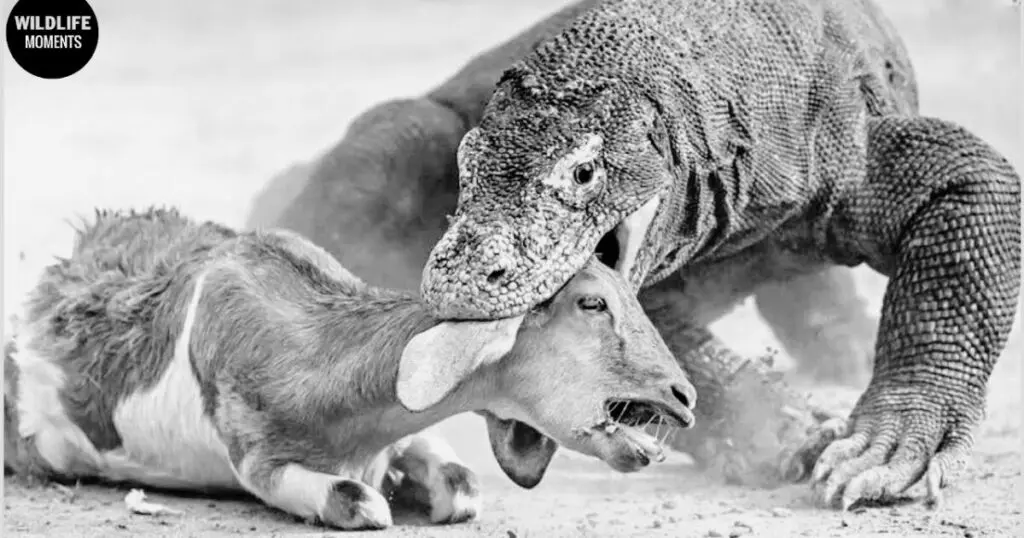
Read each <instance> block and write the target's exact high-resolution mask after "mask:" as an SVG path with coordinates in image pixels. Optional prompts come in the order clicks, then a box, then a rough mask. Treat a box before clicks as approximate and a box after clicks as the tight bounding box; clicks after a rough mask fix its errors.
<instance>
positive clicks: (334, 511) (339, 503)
mask: <svg viewBox="0 0 1024 538" xmlns="http://www.w3.org/2000/svg"><path fill="white" fill-rule="evenodd" d="M320 520H321V521H322V522H323V523H324V524H325V525H328V526H331V527H337V528H340V529H346V530H369V529H384V528H387V527H390V526H391V524H392V520H391V509H390V508H389V507H388V503H387V501H386V500H385V499H384V496H383V495H381V494H380V493H379V492H377V491H376V490H374V489H373V488H371V487H370V486H367V485H366V484H363V483H360V482H357V481H355V480H338V481H337V482H335V483H334V484H332V485H331V488H330V490H329V491H328V492H327V502H326V503H325V504H324V507H323V509H322V510H321V513H320Z"/></svg>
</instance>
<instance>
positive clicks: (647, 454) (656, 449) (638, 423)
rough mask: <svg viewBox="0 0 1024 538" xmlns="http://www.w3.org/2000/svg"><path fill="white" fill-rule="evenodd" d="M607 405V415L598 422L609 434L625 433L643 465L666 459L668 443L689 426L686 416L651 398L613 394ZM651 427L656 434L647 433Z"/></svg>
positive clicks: (619, 434)
mask: <svg viewBox="0 0 1024 538" xmlns="http://www.w3.org/2000/svg"><path fill="white" fill-rule="evenodd" d="M604 408H605V414H606V419H605V421H604V423H602V424H600V425H599V426H600V427H601V428H603V430H604V433H606V434H608V435H610V436H622V437H623V438H624V439H625V440H626V441H627V442H628V443H629V445H630V448H632V449H633V451H634V455H635V456H636V459H637V460H638V461H639V463H640V464H641V465H647V464H649V463H650V462H651V460H654V461H662V460H664V459H665V451H664V448H663V447H664V445H665V443H666V442H667V441H668V439H669V437H671V436H672V435H674V434H675V433H676V432H677V431H678V429H679V428H683V427H685V426H686V419H685V418H683V417H680V416H678V415H676V414H675V413H674V412H673V411H672V410H671V409H670V408H669V407H668V406H665V405H662V404H659V403H657V402H654V401H650V400H639V399H625V398H611V399H609V400H607V401H606V402H605V406H604ZM652 427H653V428H654V433H653V435H652V434H651V433H648V432H649V431H650V429H651V428H652Z"/></svg>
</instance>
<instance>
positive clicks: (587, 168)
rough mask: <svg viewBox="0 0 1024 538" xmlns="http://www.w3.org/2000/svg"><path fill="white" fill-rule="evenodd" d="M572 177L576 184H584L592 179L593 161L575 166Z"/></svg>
mask: <svg viewBox="0 0 1024 538" xmlns="http://www.w3.org/2000/svg"><path fill="white" fill-rule="evenodd" d="M572 179H573V181H575V182H576V184H577V185H586V184H588V183H590V182H591V181H593V180H594V163H592V162H587V163H583V164H581V165H579V166H577V167H576V169H575V170H573V172H572Z"/></svg>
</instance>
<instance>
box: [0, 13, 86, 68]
mask: <svg viewBox="0 0 1024 538" xmlns="http://www.w3.org/2000/svg"><path fill="white" fill-rule="evenodd" d="M99 38H100V27H99V23H98V22H97V21H96V13H94V12H93V10H92V7H91V6H89V3H88V2H86V0H19V1H18V3H16V4H14V8H12V9H11V14H10V16H9V17H7V48H8V49H9V50H10V51H11V56H12V57H13V58H14V61H15V62H17V63H18V65H20V66H21V68H22V69H24V70H25V71H28V72H29V73H31V74H33V75H35V76H37V77H41V78H51V79H55V78H64V77H68V76H71V75H73V74H75V73H77V72H78V71H79V70H81V69H82V68H83V67H85V64H87V63H89V59H91V58H92V55H93V53H94V52H96V43H97V42H98V41H99Z"/></svg>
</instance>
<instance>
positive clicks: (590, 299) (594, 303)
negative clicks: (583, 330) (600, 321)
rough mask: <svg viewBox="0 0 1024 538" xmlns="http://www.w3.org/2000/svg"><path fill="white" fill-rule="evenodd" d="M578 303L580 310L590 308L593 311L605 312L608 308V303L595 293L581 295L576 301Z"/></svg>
mask: <svg viewBox="0 0 1024 538" xmlns="http://www.w3.org/2000/svg"><path fill="white" fill-rule="evenodd" d="M576 305H577V306H579V307H580V310H589V311H591V312H604V311H605V310H608V305H607V304H606V303H605V302H604V299H602V298H600V297H595V296H593V295H586V296H583V297H580V298H579V300H578V301H576Z"/></svg>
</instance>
